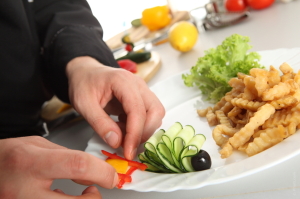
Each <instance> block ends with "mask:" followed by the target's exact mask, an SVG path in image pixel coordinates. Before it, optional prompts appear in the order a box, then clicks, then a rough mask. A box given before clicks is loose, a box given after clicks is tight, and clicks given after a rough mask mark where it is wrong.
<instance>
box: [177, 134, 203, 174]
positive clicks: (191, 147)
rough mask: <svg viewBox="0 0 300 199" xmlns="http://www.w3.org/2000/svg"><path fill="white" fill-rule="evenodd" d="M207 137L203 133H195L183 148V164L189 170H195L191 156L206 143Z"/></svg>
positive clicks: (181, 157) (181, 155) (181, 156)
mask: <svg viewBox="0 0 300 199" xmlns="http://www.w3.org/2000/svg"><path fill="white" fill-rule="evenodd" d="M205 140H206V137H205V136H204V135H202V134H197V135H195V136H194V137H193V138H192V139H191V140H190V141H189V143H188V144H187V146H186V147H185V148H184V149H183V150H182V152H181V154H180V159H181V164H182V166H183V167H184V169H185V170H186V171H187V172H192V171H195V170H194V168H193V166H192V163H191V157H193V156H195V155H196V154H197V153H198V152H199V151H200V149H201V147H202V145H203V144H204V142H205Z"/></svg>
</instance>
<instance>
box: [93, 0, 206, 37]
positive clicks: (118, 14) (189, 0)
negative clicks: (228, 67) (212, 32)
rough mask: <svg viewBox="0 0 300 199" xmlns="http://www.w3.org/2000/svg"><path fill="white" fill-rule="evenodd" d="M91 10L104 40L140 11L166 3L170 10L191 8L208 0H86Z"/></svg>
mask: <svg viewBox="0 0 300 199" xmlns="http://www.w3.org/2000/svg"><path fill="white" fill-rule="evenodd" d="M88 2H89V4H90V6H91V8H92V11H93V13H94V15H95V16H96V18H97V19H98V20H99V22H100V23H101V25H102V27H103V30H104V36H103V37H104V40H107V39H109V38H111V37H113V36H114V35H116V34H118V33H120V32H122V31H124V30H125V29H128V28H130V27H131V21H132V20H134V19H137V18H141V15H142V11H143V10H144V9H146V8H151V7H154V6H162V5H166V4H168V5H169V6H170V7H171V8H172V10H175V11H177V10H186V11H189V10H192V9H194V8H196V7H200V6H204V5H205V4H207V3H208V2H209V0H184V1H183V0H151V1H141V0H126V1H122V0H109V1H104V0H88Z"/></svg>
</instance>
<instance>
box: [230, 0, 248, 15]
mask: <svg viewBox="0 0 300 199" xmlns="http://www.w3.org/2000/svg"><path fill="white" fill-rule="evenodd" d="M246 7H247V6H246V4H245V1H244V0H226V1H225V8H226V9H227V10H228V11H229V12H239V11H243V10H245V9H246Z"/></svg>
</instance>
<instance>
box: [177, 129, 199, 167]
mask: <svg viewBox="0 0 300 199" xmlns="http://www.w3.org/2000/svg"><path fill="white" fill-rule="evenodd" d="M194 135H195V129H194V128H193V127H192V126H190V125H187V126H185V127H184V128H183V129H182V130H181V131H180V132H179V134H178V135H177V136H176V137H175V139H174V141H173V151H174V155H175V158H176V159H177V160H178V161H179V160H180V152H181V151H182V150H183V148H184V146H185V145H186V144H187V143H189V141H190V140H191V139H192V138H193V137H194Z"/></svg>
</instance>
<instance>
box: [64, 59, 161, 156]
mask: <svg viewBox="0 0 300 199" xmlns="http://www.w3.org/2000/svg"><path fill="white" fill-rule="evenodd" d="M66 72H67V76H68V79H69V96H70V100H71V103H72V105H73V107H74V108H75V110H76V111H78V112H79V113H80V114H81V115H82V116H83V117H84V118H85V119H86V120H87V121H88V122H89V124H90V125H91V126H92V128H93V129H94V130H95V131H96V132H97V133H98V134H99V135H100V136H101V137H102V139H103V140H104V141H106V142H107V143H108V144H109V145H110V146H111V147H113V148H118V147H119V146H120V145H121V144H123V147H124V156H125V158H127V159H133V158H134V157H135V155H136V149H137V147H138V145H139V144H140V143H141V142H144V141H146V140H147V139H148V138H149V137H150V136H151V135H152V134H153V133H154V131H155V130H156V129H157V128H159V126H160V125H161V122H162V118H163V117H164V114H165V110H164V107H163V106H162V104H161V103H160V101H159V100H158V98H157V97H156V96H155V95H154V93H153V92H151V91H150V89H149V88H148V86H147V84H146V83H145V81H144V80H143V79H141V78H140V77H138V76H137V75H134V74H132V73H131V72H129V71H126V70H124V69H117V68H112V67H108V66H104V65H102V64H101V63H99V62H98V61H97V60H95V59H93V58H91V57H78V58H75V59H73V60H71V61H70V62H69V63H68V65H67V68H66ZM108 114H113V115H118V116H119V122H114V121H113V120H112V119H111V117H110V116H109V115H108ZM122 142H123V143H122Z"/></svg>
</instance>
